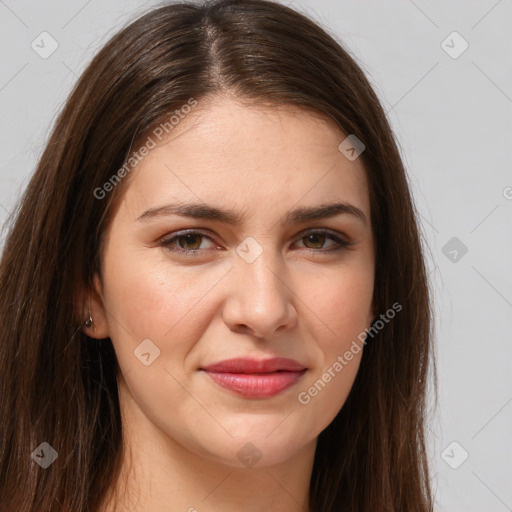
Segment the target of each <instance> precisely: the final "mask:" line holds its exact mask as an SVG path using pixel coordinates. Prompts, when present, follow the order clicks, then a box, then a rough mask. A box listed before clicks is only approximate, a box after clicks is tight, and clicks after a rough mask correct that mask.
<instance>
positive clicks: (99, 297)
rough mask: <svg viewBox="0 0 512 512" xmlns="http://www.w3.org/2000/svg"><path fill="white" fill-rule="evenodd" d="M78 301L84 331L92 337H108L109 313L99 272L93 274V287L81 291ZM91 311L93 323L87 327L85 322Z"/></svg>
mask: <svg viewBox="0 0 512 512" xmlns="http://www.w3.org/2000/svg"><path fill="white" fill-rule="evenodd" d="M78 303H79V304H80V310H79V311H80V312H81V323H82V331H83V332H85V334H87V336H90V337H91V338H96V339H99V340H101V339H105V338H108V337H109V329H108V322H107V315H106V310H105V306H104V304H103V290H102V285H101V279H100V276H99V274H98V272H95V273H94V275H93V287H92V288H90V287H88V288H87V289H86V290H84V291H82V292H80V299H79V302H78ZM89 311H90V312H91V317H92V324H91V325H90V326H89V327H87V326H86V325H84V323H85V322H86V321H87V320H88V319H89Z"/></svg>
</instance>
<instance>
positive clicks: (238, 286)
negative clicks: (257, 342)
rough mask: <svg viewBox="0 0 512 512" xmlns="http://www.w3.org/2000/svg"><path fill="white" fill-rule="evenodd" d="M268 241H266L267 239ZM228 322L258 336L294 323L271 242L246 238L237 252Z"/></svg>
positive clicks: (279, 265)
mask: <svg viewBox="0 0 512 512" xmlns="http://www.w3.org/2000/svg"><path fill="white" fill-rule="evenodd" d="M266 240H269V239H266ZM236 252H237V255H238V257H237V259H236V260H235V261H236V263H235V269H234V272H233V276H232V277H233V279H234V280H235V285H234V287H233V295H232V297H231V298H230V301H231V307H230V309H229V312H228V313H227V319H228V321H230V322H232V323H234V324H244V325H246V326H247V327H249V328H250V329H252V330H253V331H254V332H256V333H257V334H259V335H261V336H265V335H268V334H269V333H270V332H271V331H273V330H275V329H277V328H279V327H280V326H281V325H284V324H289V323H290V322H291V321H292V320H293V312H294V308H293V304H292V303H291V295H292V294H291V291H290V289H289V288H288V286H287V285H286V283H285V282H284V281H285V271H284V268H283V265H282V261H281V259H280V255H279V254H278V253H277V250H276V249H275V248H272V247H271V243H270V241H268V243H265V242H264V241H260V242H258V241H256V240H255V239H254V238H252V237H247V238H246V239H245V240H244V241H243V242H242V243H241V244H240V245H239V246H238V247H237V249H236Z"/></svg>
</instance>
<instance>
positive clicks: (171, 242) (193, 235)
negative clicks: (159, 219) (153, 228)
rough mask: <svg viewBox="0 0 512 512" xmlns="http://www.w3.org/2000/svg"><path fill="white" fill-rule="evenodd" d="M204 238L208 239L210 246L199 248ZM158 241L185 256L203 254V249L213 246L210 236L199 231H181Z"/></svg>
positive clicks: (168, 248)
mask: <svg viewBox="0 0 512 512" xmlns="http://www.w3.org/2000/svg"><path fill="white" fill-rule="evenodd" d="M204 240H209V241H210V243H211V245H210V247H206V248H205V247H203V248H201V244H202V243H203V241H204ZM160 243H161V245H162V246H163V247H165V248H166V249H167V250H169V251H172V252H177V253H181V254H184V255H187V256H188V255H190V256H197V255H200V254H204V251H206V250H207V249H211V248H212V247H213V246H214V244H213V240H212V239H211V237H209V236H208V235H206V234H204V233H201V232H199V231H188V232H181V233H178V234H176V235H174V236H172V237H170V238H167V239H164V240H162V241H161V242H160Z"/></svg>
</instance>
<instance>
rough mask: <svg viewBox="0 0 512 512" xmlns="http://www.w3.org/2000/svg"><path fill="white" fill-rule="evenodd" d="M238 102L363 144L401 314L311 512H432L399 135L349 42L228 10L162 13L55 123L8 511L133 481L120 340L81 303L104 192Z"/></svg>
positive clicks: (12, 282) (21, 261)
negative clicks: (187, 126) (175, 134)
mask: <svg viewBox="0 0 512 512" xmlns="http://www.w3.org/2000/svg"><path fill="white" fill-rule="evenodd" d="M223 92H228V93H229V94H232V95H234V96H235V97H237V98H238V99H240V101H243V102H245V103H246V104H248V105H249V104H250V105H256V106H258V105H260V106H268V105H270V106H272V105H273V106H284V105H288V106H294V107H297V108H299V109H303V110H304V111H309V112H311V113H317V114H320V115H322V116H325V117H328V118H330V119H332V120H334V121H335V122H336V123H337V125H338V126H339V127H340V128H341V130H342V131H343V132H344V133H345V134H347V135H348V134H353V135H355V136H356V137H357V138H358V139H360V140H361V141H362V142H363V143H364V145H365V150H364V152H363V153H362V154H361V156H360V158H361V159H362V161H363V164H364V168H365V170H366V173H367V177H368V184H369V194H370V204H371V222H372V228H373V233H374V236H375V285H374V297H373V301H374V307H375V310H376V311H378V312H384V311H386V310H388V309H389V308H391V306H392V304H394V303H398V304H400V305H401V306H402V309H401V311H400V313H398V314H396V316H395V317H394V318H393V320H392V321H390V322H389V323H387V325H386V326H385V328H383V329H380V330H378V332H377V333H376V334H375V335H373V336H372V337H371V338H370V337H369V338H368V343H367V345H366V347H365V350H364V352H363V356H362V360H361V363H360V368H359V371H358V374H357V377H356V379H355V382H354V384H353V387H352V389H351V391H350V394H349V396H348V398H347V400H346V402H345V404H344V405H343V407H342V408H341V410H340V411H339V413H338V415H337V416H336V417H335V419H334V420H333V421H332V423H331V424H330V425H329V426H328V427H327V428H326V429H325V430H324V431H323V432H321V433H320V435H319V438H318V443H317V449H316V453H315V459H314V465H313V472H312V477H311V483H310V503H309V505H310V509H311V511H312V512H334V511H336V512H340V511H355V510H357V511H372V512H374V511H377V510H378V511H379V512H397V511H406V510H407V511H412V510H414V511H417V512H427V511H431V510H432V509H433V505H432V503H433V496H432V490H431V483H430V476H429V467H428V454H427V449H426V439H427V438H426V428H427V427H426V420H427V417H428V407H427V398H428V390H429V389H430V388H429V385H428V379H429V376H430V372H431V370H433V375H434V379H433V381H434V383H436V378H437V377H436V371H435V364H434V351H433V332H434V330H433V315H432V298H431V293H430V291H429V285H428V280H427V274H426V266H425V262H424V252H423V251H424V249H423V247H422V237H421V232H420V229H419V221H418V214H417V212H416V210H415V207H414V204H413V201H412V197H411V192H410V188H409V184H408V179H407V176H406V172H405V169H404V165H403V162H402V160H401V157H400V152H399V150H398V146H397V142H396V141H395V138H394V135H393V132H392V130H391V128H390V125H389V123H388V121H387V119H386V116H385V113H384V111H383V109H382V106H381V104H380V103H379V100H378V99H377V96H376V94H375V93H374V91H373V90H372V87H371V86H370V84H369V81H368V79H367V78H366V77H365V75H364V73H363V71H362V70H361V68H360V67H359V66H358V65H357V64H356V62H355V59H354V58H353V57H351V56H350V54H349V53H348V52H347V51H346V50H345V49H344V48H343V46H342V44H341V43H340V42H338V41H337V40H336V38H335V37H334V36H331V35H329V34H328V33H327V31H326V30H324V29H322V28H321V27H319V26H318V25H317V24H316V23H315V22H314V21H312V20H310V19H309V18H308V17H307V16H305V15H303V14H302V13H299V12H297V11H294V10H292V9H291V8H288V7H286V6H284V5H282V4H278V3H274V2H272V1H267V0H219V1H211V2H203V3H196V2H184V3H174V4H169V5H163V6H159V7H157V8H153V9H152V10H150V11H149V12H147V13H146V14H144V15H143V16H141V17H139V18H138V19H137V20H135V21H134V22H132V23H131V24H129V25H127V26H126V27H125V28H123V29H122V30H121V31H119V32H118V33H117V34H116V35H114V36H113V37H112V38H111V39H110V41H109V42H108V43H107V44H106V45H105V46H104V47H103V48H102V49H101V50H100V51H99V53H98V54H97V55H96V56H95V57H94V58H93V60H92V61H91V63H90V64H89V65H88V67H87V68H86V69H85V71H84V72H83V74H82V75H81V77H80V78H79V80H78V82H77V83H76V85H75V87H74V89H73V91H72V92H71V94H70V96H69V98H68V100H67V102H66V103H65V105H64V107H63V109H62V111H61V112H60V114H59V116H58V118H57V119H56V121H55V125H54V127H53V130H52V132H51V136H50V138H49V140H48V143H47V145H46V148H45V150H44V152H43V154H42V156H41V158H40V161H39V163H38V165H37V168H36V170H35V173H34V175H33V177H32V179H31V180H30V182H29V184H28V187H27V188H26V191H25V192H24V195H23V197H22V198H21V200H20V202H19V204H18V206H17V209H16V211H15V212H14V214H13V217H12V219H11V224H10V226H9V231H8V234H7V237H6V241H5V245H4V249H3V254H2V259H1V263H0V290H1V293H0V319H1V325H2V330H1V334H0V412H1V420H0V503H2V505H1V507H2V510H3V511H5V512H14V511H16V512H20V511H22V512H41V511H51V512H53V511H59V512H61V511H73V512H77V511H86V510H88V511H90V512H93V511H95V510H97V508H98V507H99V506H100V504H101V503H102V500H103V498H104V497H105V495H106V493H107V492H108V490H109V489H110V488H111V486H112V484H113V482H114V481H115V480H116V478H117V477H118V475H119V473H120V468H121V461H122V458H121V453H122V450H123V437H122V428H121V417H120V409H119V401H118V393H117V381H116V372H117V371H118V366H117V360H116V356H115V352H114V350H113V347H112V343H111V341H110V339H106V340H101V341H97V340H94V339H92V338H89V337H87V336H86V335H85V333H83V332H82V331H81V330H80V325H81V324H82V323H83V321H84V318H83V310H81V309H80V307H79V304H78V300H77V291H78V290H79V289H83V288H87V287H89V286H90V284H91V278H92V275H93V273H94V272H95V271H98V270H99V254H100V253H101V248H102V245H101V244H102V240H103V238H102V235H103V233H104V232H105V228H106V226H107V225H108V222H109V221H110V219H111V218H112V212H113V211H114V209H115V207H116V204H118V201H119V198H120V195H121V193H122V191H123V189H124V188H125V187H126V183H127V182H128V180H127V179H124V180H121V181H120V182H119V183H115V184H114V185H115V186H111V187H110V188H111V189H112V190H111V192H110V193H108V194H104V196H103V197H100V198H98V197H99V193H98V192H97V191H98V190H100V189H102V188H103V190H104V189H105V188H106V187H105V183H107V182H109V180H112V176H113V175H114V174H115V173H116V171H118V170H119V169H121V168H122V167H123V165H125V164H126V161H127V158H128V157H129V155H130V150H131V148H132V147H136V146H137V144H138V142H140V141H141V140H143V138H144V137H146V136H147V134H148V133H151V131H152V130H154V128H155V127H156V126H158V125H159V124H160V123H162V122H163V120H168V118H169V115H170V114H171V113H172V112H173V111H175V110H179V109H180V108H181V107H182V106H183V105H185V104H186V103H187V102H188V101H189V100H190V98H194V99H195V100H196V101H201V100H202V99H209V98H215V95H216V94H217V93H223ZM340 142H341V141H340ZM125 170H126V167H125ZM110 183H112V181H110ZM95 191H96V193H95ZM435 387H436V392H437V385H436V386H435ZM41 443H48V444H49V445H50V446H51V447H53V448H54V449H55V450H56V451H57V453H58V457H57V459H56V460H55V461H54V462H53V464H52V465H51V466H50V467H48V468H46V469H43V468H42V467H41V466H40V465H39V464H38V463H37V460H36V457H35V456H34V451H35V450H36V449H38V448H39V450H41V447H40V445H41ZM45 447H46V445H43V447H42V448H43V449H44V448H45Z"/></svg>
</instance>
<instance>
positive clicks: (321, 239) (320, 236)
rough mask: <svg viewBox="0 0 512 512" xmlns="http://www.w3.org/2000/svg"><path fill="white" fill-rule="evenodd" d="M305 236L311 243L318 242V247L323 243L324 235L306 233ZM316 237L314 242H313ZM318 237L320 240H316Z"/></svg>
mask: <svg viewBox="0 0 512 512" xmlns="http://www.w3.org/2000/svg"><path fill="white" fill-rule="evenodd" d="M306 238H308V239H309V242H311V241H312V243H313V244H320V247H321V246H322V245H323V242H324V239H325V235H308V236H307V237H306ZM315 239H316V242H315ZM319 239H320V241H318V240H319Z"/></svg>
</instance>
